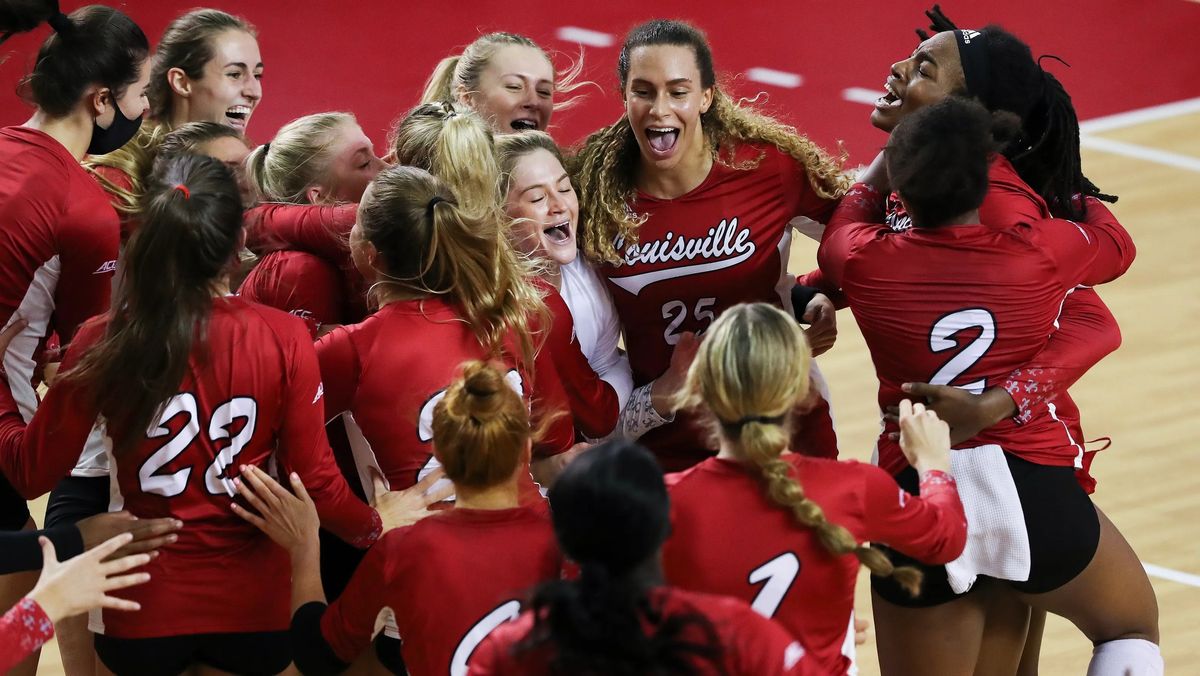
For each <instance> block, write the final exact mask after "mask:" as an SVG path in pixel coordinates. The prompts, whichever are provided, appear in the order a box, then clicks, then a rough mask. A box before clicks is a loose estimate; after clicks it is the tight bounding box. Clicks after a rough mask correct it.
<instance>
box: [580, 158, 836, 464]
mask: <svg viewBox="0 0 1200 676" xmlns="http://www.w3.org/2000/svg"><path fill="white" fill-rule="evenodd" d="M756 159H757V160H758V162H757V164H756V165H754V166H746V165H747V163H749V162H752V161H754V160H756ZM735 164H737V165H739V166H743V167H744V168H735V167H732V166H728V165H726V164H721V163H717V164H714V165H713V167H712V170H711V171H710V172H709V174H708V177H707V178H705V180H704V182H702V183H701V184H700V185H699V186H697V187H696V188H694V189H693V190H691V191H690V192H688V193H687V194H685V195H682V196H680V197H677V198H675V199H658V198H655V197H652V196H650V195H646V194H644V193H638V194H637V195H636V196H635V198H634V199H633V200H632V202H631V203H630V205H629V207H630V208H631V209H632V210H633V212H634V213H636V214H641V215H643V216H645V217H646V220H645V221H644V222H643V223H642V224H641V225H640V226H638V241H637V242H636V243H625V242H617V252H618V254H619V255H620V256H621V257H622V259H623V260H622V263H621V265H619V266H611V265H602V266H599V268H598V270H599V271H600V272H601V274H603V275H604V276H605V277H606V278H607V280H608V285H609V286H608V288H609V291H611V292H612V298H613V302H614V303H615V305H616V308H617V313H618V315H619V316H620V318H621V324H622V325H623V326H624V327H625V348H626V350H628V352H629V364H630V366H631V367H632V368H633V381H634V386H641V385H645V384H646V383H648V382H650V381H651V380H654V379H655V378H657V377H658V376H660V375H662V373H663V372H664V371H666V369H667V367H668V365H669V364H670V361H671V353H672V351H673V349H674V345H675V344H676V343H677V342H678V340H679V334H680V333H681V332H684V331H692V332H697V333H699V332H702V331H704V330H705V329H707V328H708V326H709V325H710V324H711V323H712V322H713V321H714V320H715V319H716V318H717V316H718V315H720V314H721V313H722V312H724V311H725V310H726V309H727V308H729V307H732V306H734V305H737V304H738V303H752V302H764V303H771V304H773V305H775V306H778V307H785V308H787V307H789V306H790V303H791V296H790V293H791V287H792V284H793V280H792V278H791V277H790V276H789V275H788V273H787V263H788V255H789V253H790V246H791V231H792V223H793V221H794V220H796V219H805V218H806V219H811V220H813V221H819V222H824V221H827V220H828V219H829V216H830V214H831V213H832V212H833V208H834V206H836V201H834V200H827V199H823V198H821V197H818V196H817V194H816V192H815V191H814V190H813V187H812V184H811V182H810V180H809V176H808V174H807V172H806V171H805V168H804V166H803V165H802V164H800V163H799V162H797V161H796V160H795V159H793V158H792V157H791V156H789V155H787V154H785V153H783V152H782V151H780V150H779V149H777V148H775V147H774V146H771V145H764V144H746V145H743V146H741V147H740V148H739V149H738V151H737V153H736V157H735ZM822 404H823V405H822V406H819V407H818V408H817V410H816V412H815V413H813V414H810V415H807V416H802V417H801V418H800V420H799V424H798V426H797V430H798V434H799V437H798V439H797V440H796V441H797V445H796V447H797V448H798V449H803V450H804V451H805V452H808V453H812V454H830V453H836V451H837V443H836V436H835V435H834V433H833V424H832V420H831V419H830V418H829V415H828V407H827V406H826V405H824V402H822ZM694 423H695V418H694V417H693V416H689V415H687V414H684V413H680V414H678V415H677V416H676V420H675V422H673V423H671V424H668V425H664V426H662V427H660V428H658V429H656V430H653V431H651V432H649V433H647V434H646V435H645V436H643V437H642V438H641V439H640V441H641V442H642V443H644V444H645V445H646V446H647V447H648V448H650V449H652V450H653V451H654V452H655V453H656V455H657V456H658V458H659V460H660V462H662V464H663V466H664V467H665V468H666V469H668V470H680V469H685V468H687V467H690V466H691V465H693V464H695V463H697V462H699V461H700V460H703V459H704V458H706V457H708V456H710V455H712V453H713V449H711V448H709V447H708V446H709V444H708V439H707V436H706V435H705V434H704V433H703V431H702V430H701V429H700V428H698V427H697V426H696V425H695V424H694Z"/></svg>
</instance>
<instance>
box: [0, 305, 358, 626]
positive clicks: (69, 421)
mask: <svg viewBox="0 0 1200 676" xmlns="http://www.w3.org/2000/svg"><path fill="white" fill-rule="evenodd" d="M106 325H107V317H99V318H97V319H95V320H93V321H91V322H88V323H87V324H86V325H85V326H84V327H83V328H82V329H81V330H80V332H79V336H78V337H77V339H76V341H75V343H74V344H72V346H71V348H70V350H68V352H67V356H66V359H65V360H64V362H63V371H64V373H66V372H69V370H70V369H71V368H72V367H73V366H74V365H75V364H76V363H78V361H79V359H80V357H81V355H82V354H83V353H84V352H85V351H86V350H87V349H88V348H89V346H90V345H92V344H94V343H95V342H96V341H98V340H99V339H101V338H102V337H103V335H104V332H105V327H106ZM203 347H204V348H205V349H204V350H203V351H202V350H201V348H200V347H199V346H198V347H197V348H196V349H195V350H194V351H193V356H192V358H191V362H190V364H189V366H188V370H187V372H186V374H185V375H184V378H183V381H182V382H181V383H180V386H179V390H178V393H177V394H175V395H174V396H172V397H171V398H170V399H168V400H167V401H166V402H165V403H164V407H163V410H162V412H161V414H160V415H159V418H158V419H157V420H156V421H155V422H154V423H153V424H152V425H151V426H150V428H149V429H148V430H146V431H145V433H144V436H143V437H142V439H141V441H140V443H138V444H137V445H136V446H133V447H132V448H130V449H129V450H128V451H127V452H125V453H122V454H121V455H119V456H115V457H114V456H113V453H112V452H111V450H110V451H109V454H108V455H109V466H110V472H111V473H112V481H113V488H112V492H113V493H112V501H111V503H110V507H111V508H112V509H114V510H118V509H127V510H129V511H130V512H132V513H133V514H134V515H136V516H138V517H141V518H157V517H168V516H170V517H175V518H178V519H181V520H182V521H183V522H184V524H185V526H184V528H183V530H181V531H180V532H179V539H178V541H176V542H174V543H172V544H168V545H166V546H164V547H162V548H161V549H160V550H159V551H160V553H161V555H160V556H159V557H157V558H156V559H154V560H153V561H151V562H150V563H149V564H147V566H146V567H145V570H146V571H147V572H149V573H150V575H151V581H150V582H148V583H146V584H145V585H141V586H138V587H134V588H131V589H129V590H127V591H124V592H122V594H123V596H125V597H127V598H130V599H133V600H135V601H138V602H140V603H141V604H142V609H141V610H140V611H139V612H136V613H120V612H115V613H110V612H105V613H104V623H105V633H107V634H110V635H112V636H116V637H120V638H144V637H153V636H173V635H180V634H192V633H211V632H248V631H280V630H285V629H287V627H288V622H289V609H290V605H289V593H290V587H289V582H288V578H289V575H288V559H287V554H286V553H285V552H284V551H283V550H282V549H280V548H279V547H278V546H276V545H275V544H274V543H272V542H271V540H270V539H269V538H267V537H266V536H265V535H263V534H262V533H261V532H259V531H258V529H256V528H255V527H254V526H251V525H250V524H248V523H246V522H245V521H243V520H242V519H241V518H239V517H238V516H237V515H236V514H234V513H233V511H231V509H230V506H229V505H230V503H231V501H232V499H233V496H234V495H235V494H236V489H235V488H234V485H233V479H234V478H235V477H236V476H237V475H238V474H239V471H238V469H237V468H238V467H239V466H240V465H243V464H245V465H256V466H260V467H264V468H265V467H267V466H268V465H269V464H270V463H271V461H272V460H274V461H275V462H276V463H277V464H278V466H279V470H280V474H281V475H282V474H283V473H286V472H292V471H294V472H297V473H298V474H299V475H300V476H301V478H302V479H303V480H304V484H305V486H306V487H307V488H308V491H309V493H310V494H312V496H313V500H314V501H315V502H316V504H317V510H318V512H319V513H320V515H321V523H322V525H324V526H325V527H326V528H328V529H329V530H331V531H333V532H334V533H336V534H338V535H339V536H340V537H342V538H344V539H345V540H347V541H348V542H352V543H355V544H358V545H359V546H367V545H369V544H370V543H372V542H373V541H374V540H375V539H377V538H378V537H379V534H380V530H381V524H380V521H379V516H378V514H376V513H375V511H374V510H372V509H371V508H370V507H368V506H367V505H366V504H365V503H363V502H362V501H361V500H359V499H358V498H356V497H354V496H353V495H352V494H351V493H350V490H349V486H347V485H346V482H345V480H344V479H343V478H342V476H341V474H340V473H339V472H338V469H337V466H336V464H335V463H334V461H333V456H332V454H331V452H330V450H329V444H328V442H327V441H326V440H325V434H324V428H323V422H324V415H323V410H324V409H323V406H322V388H321V381H320V375H319V371H318V368H317V360H316V357H315V355H314V351H313V344H312V341H311V339H310V338H309V336H308V333H307V332H306V331H305V329H304V327H303V325H302V324H301V323H300V322H299V320H297V319H296V318H294V317H291V316H289V315H287V314H285V313H283V312H279V311H277V310H274V309H272V308H267V307H264V306H261V305H256V304H253V303H250V302H247V301H245V300H243V299H240V298H237V297H227V298H219V299H214V301H213V308H212V314H211V316H210V318H209V322H208V327H207V341H206V345H205V346H203ZM112 394H113V396H120V395H121V393H120V392H114V393H112ZM97 415H98V412H97V411H96V409H95V408H94V407H93V406H92V397H91V396H90V392H88V391H87V390H86V389H85V388H84V387H83V386H82V385H80V384H78V383H76V382H75V381H72V380H71V379H70V378H63V379H62V380H60V381H59V382H58V383H56V384H55V385H54V387H52V388H50V390H49V392H48V393H47V395H46V398H45V400H44V401H43V402H42V406H41V408H40V409H39V412H38V414H37V415H35V416H34V418H33V420H32V421H31V422H30V424H29V426H28V427H26V426H25V423H24V422H23V421H22V419H21V417H20V415H19V414H18V413H17V411H16V406H15V403H14V402H13V401H12V398H11V397H10V396H9V395H8V391H7V389H6V388H0V464H2V466H3V470H4V472H5V474H6V476H8V477H9V481H10V482H11V483H12V484H13V486H14V487H16V488H17V490H19V491H21V492H22V493H23V494H24V495H25V496H26V497H29V498H32V497H35V496H37V495H40V494H42V493H45V492H46V491H48V490H50V488H52V487H53V486H54V485H55V483H57V481H58V480H59V479H61V478H62V477H64V476H66V474H67V472H68V471H69V470H70V469H71V467H73V466H74V464H75V460H76V458H78V457H79V449H80V447H81V446H82V445H83V441H84V439H85V438H86V437H87V436H88V432H89V431H90V430H91V429H92V426H93V424H94V423H95V422H96V420H97ZM109 433H115V434H116V435H118V436H120V435H124V434H127V433H130V432H129V431H126V430H109ZM110 449H111V447H110ZM245 580H254V583H253V584H243V582H244V581H245ZM222 590H227V592H228V593H224V592H222Z"/></svg>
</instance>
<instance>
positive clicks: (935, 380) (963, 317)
mask: <svg viewBox="0 0 1200 676" xmlns="http://www.w3.org/2000/svg"><path fill="white" fill-rule="evenodd" d="M970 328H978V329H980V331H979V336H978V337H977V338H975V340H972V341H971V342H970V343H969V344H968V345H967V346H966V347H965V348H963V350H962V351H961V352H959V353H958V354H956V355H954V356H953V357H951V358H950V361H948V362H946V363H945V364H943V365H942V368H940V369H938V370H937V373H934V374H933V377H932V378H930V379H929V384H930V385H949V384H951V383H952V382H953V381H954V379H955V378H958V377H959V376H960V375H962V374H963V373H965V372H966V371H967V369H969V368H971V367H972V366H974V365H975V363H976V362H978V361H979V360H980V359H983V356H984V355H985V354H987V351H988V350H989V349H991V347H992V343H994V342H995V341H996V318H995V317H994V316H992V313H991V312H989V311H987V310H985V309H983V308H970V309H967V310H959V311H958V312H952V313H950V314H948V315H946V316H944V317H942V318H941V319H939V320H937V322H935V323H934V325H933V329H932V330H931V331H930V332H929V349H931V350H933V351H934V352H945V351H946V350H953V349H954V348H956V347H958V343H957V342H955V341H954V335H955V334H957V333H958V332H959V331H964V330H966V329H970ZM986 385H987V381H986V380H985V379H982V378H981V379H979V380H976V381H973V382H969V383H965V384H962V385H955V387H958V388H961V389H964V390H966V391H968V392H971V393H973V394H981V393H982V392H983V389H984V387H985V386H986Z"/></svg>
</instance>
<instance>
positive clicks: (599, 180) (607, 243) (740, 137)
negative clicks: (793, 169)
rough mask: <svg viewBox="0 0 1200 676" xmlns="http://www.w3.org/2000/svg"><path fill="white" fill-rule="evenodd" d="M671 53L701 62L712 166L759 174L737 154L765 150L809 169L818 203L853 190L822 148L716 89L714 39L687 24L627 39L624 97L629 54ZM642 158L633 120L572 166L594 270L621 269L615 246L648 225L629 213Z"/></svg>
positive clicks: (622, 64) (602, 134)
mask: <svg viewBox="0 0 1200 676" xmlns="http://www.w3.org/2000/svg"><path fill="white" fill-rule="evenodd" d="M650 45H673V46H680V47H686V48H689V49H691V50H692V52H693V54H694V55H695V56H696V65H697V68H698V69H699V70H700V79H701V84H702V85H703V86H704V88H706V89H707V88H711V89H712V94H713V99H712V105H710V106H709V108H708V111H707V112H705V113H703V114H701V116H700V122H701V126H702V128H703V129H704V138H705V142H706V144H707V146H708V148H709V150H710V152H711V153H712V156H713V159H714V161H715V162H717V163H719V164H723V165H725V166H729V167H733V168H736V169H750V168H753V167H756V166H758V163H759V162H761V161H762V156H761V154H760V156H759V157H757V158H755V159H752V160H749V161H745V162H738V161H737V160H736V159H735V155H736V152H737V149H738V147H740V146H741V145H743V144H746V143H766V144H770V145H773V146H775V147H776V148H778V149H779V150H780V151H781V152H783V153H786V154H788V155H789V156H791V157H792V158H793V159H795V160H796V161H797V162H798V163H800V165H801V166H803V167H804V169H805V172H807V174H808V180H809V183H810V184H811V185H812V188H813V191H814V192H816V194H817V195H818V196H820V197H824V198H826V199H835V198H838V197H841V196H842V195H843V194H845V192H846V190H848V189H849V188H850V184H851V182H852V181H851V179H850V177H849V176H847V175H845V174H844V173H843V172H842V166H841V165H842V162H841V159H839V160H834V159H833V158H832V157H830V155H829V154H828V153H826V152H825V151H824V150H822V149H821V147H820V146H818V145H817V144H815V143H813V142H812V141H810V140H808V137H806V136H804V135H803V134H801V133H800V132H798V131H797V130H796V128H795V127H792V126H790V125H786V124H783V123H782V122H779V121H778V120H776V119H774V118H772V117H770V116H768V115H764V114H763V113H761V112H759V111H757V110H755V109H753V108H751V107H750V106H749V104H748V102H744V101H739V102H735V101H733V100H732V99H731V98H729V96H728V95H727V94H726V93H725V91H724V90H723V89H722V88H721V86H720V85H719V84H718V83H717V80H716V72H715V70H714V67H713V62H712V50H711V49H710V48H709V45H708V39H707V38H706V37H705V36H704V33H702V32H701V31H700V30H698V29H697V28H695V27H694V26H691V25H688V24H686V23H683V22H681V21H669V20H663V19H659V20H655V21H650V22H647V23H645V24H642V25H641V26H638V27H636V28H634V29H633V30H631V31H630V32H629V34H628V35H627V36H626V37H625V42H624V44H623V45H622V47H621V53H620V56H619V57H618V61H617V72H618V76H619V77H620V81H621V88H622V90H623V89H624V87H625V82H626V81H627V80H628V76H629V65H630V54H631V52H632V51H633V50H634V49H636V48H638V47H643V46H650ZM639 159H640V151H639V149H638V144H637V139H636V137H635V136H634V133H633V127H631V126H630V124H629V117H628V116H622V117H621V119H620V120H617V122H615V123H613V124H611V125H609V126H607V127H605V128H603V129H601V130H599V131H597V132H594V133H593V134H592V135H591V136H589V137H588V138H587V141H586V142H585V143H584V145H583V147H582V148H581V149H580V151H579V152H578V154H577V155H576V156H575V157H574V158H573V160H572V167H571V174H572V176H574V177H575V181H576V183H577V185H578V187H579V203H580V209H579V211H580V213H579V220H580V235H581V243H582V248H583V251H584V253H585V254H586V255H587V256H588V257H589V258H591V259H592V260H594V261H596V262H604V263H613V264H616V263H620V262H621V259H622V257H621V254H620V253H619V252H618V251H617V250H616V245H615V242H616V241H617V240H618V239H620V240H621V241H622V242H623V243H624V245H625V246H629V245H632V244H635V243H636V242H637V230H638V226H640V225H641V224H642V222H643V221H644V220H645V218H644V217H642V216H639V215H638V214H635V213H633V212H632V211H631V210H630V209H629V206H628V205H629V202H630V201H631V200H632V198H633V191H634V176H635V174H636V172H637V167H638V160H639Z"/></svg>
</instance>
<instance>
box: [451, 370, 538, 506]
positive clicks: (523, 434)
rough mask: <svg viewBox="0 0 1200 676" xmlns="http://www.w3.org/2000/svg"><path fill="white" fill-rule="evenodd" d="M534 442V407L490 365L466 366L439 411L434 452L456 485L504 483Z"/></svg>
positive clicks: (475, 485)
mask: <svg viewBox="0 0 1200 676" xmlns="http://www.w3.org/2000/svg"><path fill="white" fill-rule="evenodd" d="M530 441H531V430H530V427H529V408H528V407H527V406H526V405H525V402H524V401H523V400H522V399H521V396H520V395H518V394H517V392H516V390H514V389H513V388H512V387H511V386H509V384H508V382H506V381H505V379H504V373H503V372H502V371H501V370H500V369H498V368H496V367H495V366H493V365H492V364H489V363H488V362H482V361H469V362H466V363H464V364H463V366H462V376H461V377H459V378H457V379H456V380H454V382H452V383H450V387H448V388H446V396H445V397H443V398H442V400H441V401H439V402H438V403H437V405H436V406H434V407H433V449H434V450H433V452H434V455H436V456H437V459H438V462H440V463H442V467H444V468H445V470H446V477H447V478H449V479H450V480H451V481H453V482H454V483H455V484H456V485H459V486H469V487H472V488H488V487H491V486H495V485H497V484H500V483H503V482H504V481H505V480H507V479H509V478H510V477H512V475H513V472H515V471H516V469H517V465H518V464H519V463H520V460H521V452H522V451H523V450H524V449H525V446H526V445H527V444H528V443H529V442H530Z"/></svg>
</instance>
